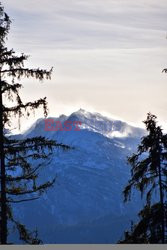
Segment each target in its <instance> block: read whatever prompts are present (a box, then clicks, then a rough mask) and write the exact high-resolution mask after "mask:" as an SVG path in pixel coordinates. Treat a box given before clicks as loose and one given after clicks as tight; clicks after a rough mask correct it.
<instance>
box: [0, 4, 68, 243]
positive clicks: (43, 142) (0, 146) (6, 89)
mask: <svg viewBox="0 0 167 250" xmlns="http://www.w3.org/2000/svg"><path fill="white" fill-rule="evenodd" d="M10 24H11V21H10V18H9V16H8V15H7V14H6V13H5V12H4V8H3V6H2V4H1V3H0V185H1V190H0V243H1V244H7V243H8V234H9V222H10V223H14V224H15V227H16V228H17V229H18V232H19V235H20V239H21V240H23V241H25V242H26V243H27V244H39V243H40V242H41V241H40V240H39V239H38V237H37V232H36V231H34V232H30V231H29V230H27V229H26V227H25V225H23V224H21V223H20V222H18V221H17V220H16V219H15V218H14V216H13V213H12V204H13V203H20V202H26V201H31V200H35V199H38V198H39V197H40V195H41V194H42V193H43V192H44V191H45V190H47V188H49V187H51V186H52V185H53V183H54V182H55V178H52V179H51V180H49V181H47V182H45V183H42V184H39V181H38V176H39V174H40V169H41V168H42V167H43V164H42V163H39V164H38V165H35V166H34V164H32V161H35V160H39V159H46V158H47V157H48V155H49V153H50V152H51V151H52V150H53V147H61V148H63V149H67V148H69V147H68V146H66V145H63V144H58V143H56V142H55V141H52V140H48V139H46V138H44V137H34V138H26V139H19V138H17V137H14V136H9V135H7V134H6V131H7V129H11V125H12V124H11V121H12V117H15V118H16V117H18V119H20V118H21V117H22V116H23V115H25V116H29V115H30V112H31V111H34V110H35V109H37V108H39V107H42V108H43V110H44V115H45V117H46V116H47V112H48V110H47V101H46V98H41V99H39V100H37V101H34V102H27V103H24V102H23V101H22V99H21V97H20V95H19V90H20V88H21V87H22V84H21V83H20V80H21V79H22V78H30V77H32V78H35V79H38V80H39V81H42V80H43V79H50V78H51V73H52V69H51V70H49V71H47V70H42V69H39V68H38V69H30V68H26V67H25V66H24V63H25V61H26V60H27V59H28V57H27V56H26V55H24V54H21V55H17V54H16V53H15V52H14V50H13V49H11V50H9V49H8V48H7V47H6V45H5V44H6V39H7V36H8V33H9V30H10ZM9 103H10V104H9ZM11 103H13V104H12V105H11Z"/></svg>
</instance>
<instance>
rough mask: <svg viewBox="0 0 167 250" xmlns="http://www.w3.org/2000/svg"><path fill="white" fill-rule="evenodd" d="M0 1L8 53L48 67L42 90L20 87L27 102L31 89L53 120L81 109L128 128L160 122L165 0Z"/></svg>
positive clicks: (166, 54) (163, 96)
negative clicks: (149, 118) (150, 117)
mask: <svg viewBox="0 0 167 250" xmlns="http://www.w3.org/2000/svg"><path fill="white" fill-rule="evenodd" d="M2 2H3V3H4V5H5V8H6V10H7V12H8V13H9V15H10V16H11V18H12V20H13V23H12V27H11V33H10V36H9V41H8V43H9V46H10V47H14V48H15V49H16V51H20V52H22V51H23V52H26V53H28V54H32V58H30V62H31V64H29V65H30V66H31V65H34V66H39V65H41V66H42V67H44V68H45V67H48V68H49V67H50V66H54V68H55V71H54V75H53V79H52V82H51V83H50V84H49V83H48V84H49V85H48V84H46V85H44V86H43V85H42V87H41V85H39V87H38V85H34V83H30V82H26V83H25V90H24V92H23V95H24V98H25V99H26V100H28V98H29V94H28V93H30V91H31V89H32V88H33V89H34V88H35V89H36V90H37V91H36V93H35V91H34V93H32V97H33V98H37V96H38V94H39V93H40V95H41V96H45V94H47V97H48V101H49V105H50V110H51V113H52V115H54V112H57V111H56V109H55V107H57V109H59V108H60V109H62V110H60V113H63V109H70V110H71V108H70V107H74V106H75V107H77V105H78V108H80V107H82V106H81V105H83V106H84V107H87V106H88V107H94V108H95V110H97V111H99V112H100V111H106V112H108V113H112V114H114V115H116V116H120V117H123V118H124V119H125V120H126V119H127V120H131V121H138V120H142V119H144V115H145V114H146V113H147V112H148V111H152V112H153V113H154V112H155V113H156V114H157V115H160V117H161V118H163V117H164V119H165V117H167V111H166V109H165V108H164V107H166V105H167V101H166V91H167V87H166V86H167V85H166V81H167V79H166V75H163V74H161V70H162V68H163V67H165V66H166V58H167V50H166V45H167V40H166V39H165V38H166V21H167V20H166V19H167V18H166V17H167V2H166V1H164V0H159V1H158V2H157V0H147V1H146V0H140V1H134V0H105V1H101V0H47V1H44V0H35V1H34V0H24V1H20V0H15V1H13V0H2ZM34 86H36V87H34ZM65 107H66V108H65ZM84 107H83V108H84ZM76 109H77V108H76ZM143 114H144V115H143Z"/></svg>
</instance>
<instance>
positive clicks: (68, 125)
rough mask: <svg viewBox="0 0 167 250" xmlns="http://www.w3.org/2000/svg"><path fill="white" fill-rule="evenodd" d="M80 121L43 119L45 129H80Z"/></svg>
mask: <svg viewBox="0 0 167 250" xmlns="http://www.w3.org/2000/svg"><path fill="white" fill-rule="evenodd" d="M81 125H82V123H81V121H70V120H67V121H65V122H61V121H57V120H54V119H45V131H80V127H79V126H81Z"/></svg>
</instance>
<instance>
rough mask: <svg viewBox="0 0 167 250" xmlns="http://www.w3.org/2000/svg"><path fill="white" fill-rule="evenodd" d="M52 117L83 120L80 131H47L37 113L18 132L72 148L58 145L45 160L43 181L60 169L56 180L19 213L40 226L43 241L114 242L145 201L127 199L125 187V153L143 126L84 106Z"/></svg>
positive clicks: (121, 234) (24, 220) (138, 136)
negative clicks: (110, 117) (125, 199)
mask: <svg viewBox="0 0 167 250" xmlns="http://www.w3.org/2000/svg"><path fill="white" fill-rule="evenodd" d="M53 119H54V120H57V121H61V122H62V123H63V122H65V121H67V120H68V121H80V122H81V124H82V125H81V126H80V131H74V130H73V131H45V121H44V119H39V120H37V122H36V123H35V124H34V125H33V126H32V127H31V128H30V129H28V130H27V131H26V132H25V133H24V134H22V135H20V137H23V138H25V137H32V136H39V135H41V136H46V137H48V138H51V139H55V140H56V141H58V142H62V143H64V144H67V145H70V146H73V147H74V149H72V150H69V151H62V150H60V149H59V150H57V149H55V150H54V152H53V153H52V155H51V156H50V157H49V158H48V159H47V160H45V161H44V162H43V164H44V165H45V168H44V170H43V171H42V173H41V177H40V178H41V181H42V180H48V179H52V178H53V177H54V176H55V175H57V182H56V184H55V186H54V187H53V188H51V189H50V190H48V192H47V193H46V194H44V196H43V197H41V198H40V200H37V201H33V202H30V203H26V204H24V205H22V209H19V213H18V208H19V207H18V206H17V205H16V206H15V213H16V215H17V216H18V217H19V218H21V219H22V221H23V222H25V223H26V224H27V225H28V226H29V227H30V228H36V227H37V228H38V231H39V236H40V237H41V238H42V240H43V242H44V243H114V242H116V241H117V240H119V239H120V238H121V237H122V236H123V232H124V230H125V229H127V228H129V226H130V221H131V220H132V219H133V218H135V215H136V211H138V209H139V207H140V204H141V202H140V199H139V197H138V196H137V195H134V196H133V200H132V202H131V203H129V204H124V203H123V195H122V190H123V188H124V186H125V184H126V183H127V181H128V178H129V174H130V171H129V170H130V169H129V166H127V163H126V161H127V160H126V159H127V156H128V155H131V154H132V152H133V151H134V150H135V149H136V146H137V143H138V142H139V140H140V137H141V136H143V135H144V130H142V129H140V128H136V127H133V126H130V125H129V124H127V123H125V122H122V121H118V120H114V119H109V118H107V117H104V116H102V115H100V114H99V113H90V112H87V111H85V110H82V109H80V110H79V111H77V112H74V113H72V114H71V115H70V116H65V115H61V116H60V117H58V118H53ZM34 164H36V163H35V162H34Z"/></svg>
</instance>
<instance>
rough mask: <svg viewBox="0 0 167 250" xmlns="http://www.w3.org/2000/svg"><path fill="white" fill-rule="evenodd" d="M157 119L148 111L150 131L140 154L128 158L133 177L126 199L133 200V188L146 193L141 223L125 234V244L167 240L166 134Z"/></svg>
mask: <svg viewBox="0 0 167 250" xmlns="http://www.w3.org/2000/svg"><path fill="white" fill-rule="evenodd" d="M156 119H157V117H156V116H154V115H152V114H150V113H149V114H148V116H147V119H146V120H145V121H144V123H145V125H146V129H147V132H148V134H147V135H146V136H144V137H143V138H142V139H141V143H140V145H139V146H138V150H137V153H135V154H133V155H132V156H131V157H129V158H128V162H129V164H130V166H131V179H130V180H129V182H128V185H127V186H126V187H125V189H124V198H125V202H127V201H128V200H130V198H131V191H132V189H133V188H134V189H136V190H139V191H140V193H141V195H142V197H143V196H144V199H145V203H146V204H145V207H144V209H142V210H141V211H140V213H139V218H140V221H139V223H138V224H137V225H135V226H134V228H133V230H131V232H128V233H127V234H126V237H125V240H124V241H123V242H124V243H127V242H131V243H132V242H133V243H138V242H140V243H142V242H141V241H143V243H146V242H147V243H151V242H154V243H165V242H166V241H167V238H166V237H167V236H166V229H167V228H166V227H167V224H166V215H167V213H166V212H167V209H166V202H167V135H166V134H163V131H162V128H161V127H160V126H158V125H157V120H156ZM156 194H158V198H157V196H156ZM157 218H158V219H157Z"/></svg>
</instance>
